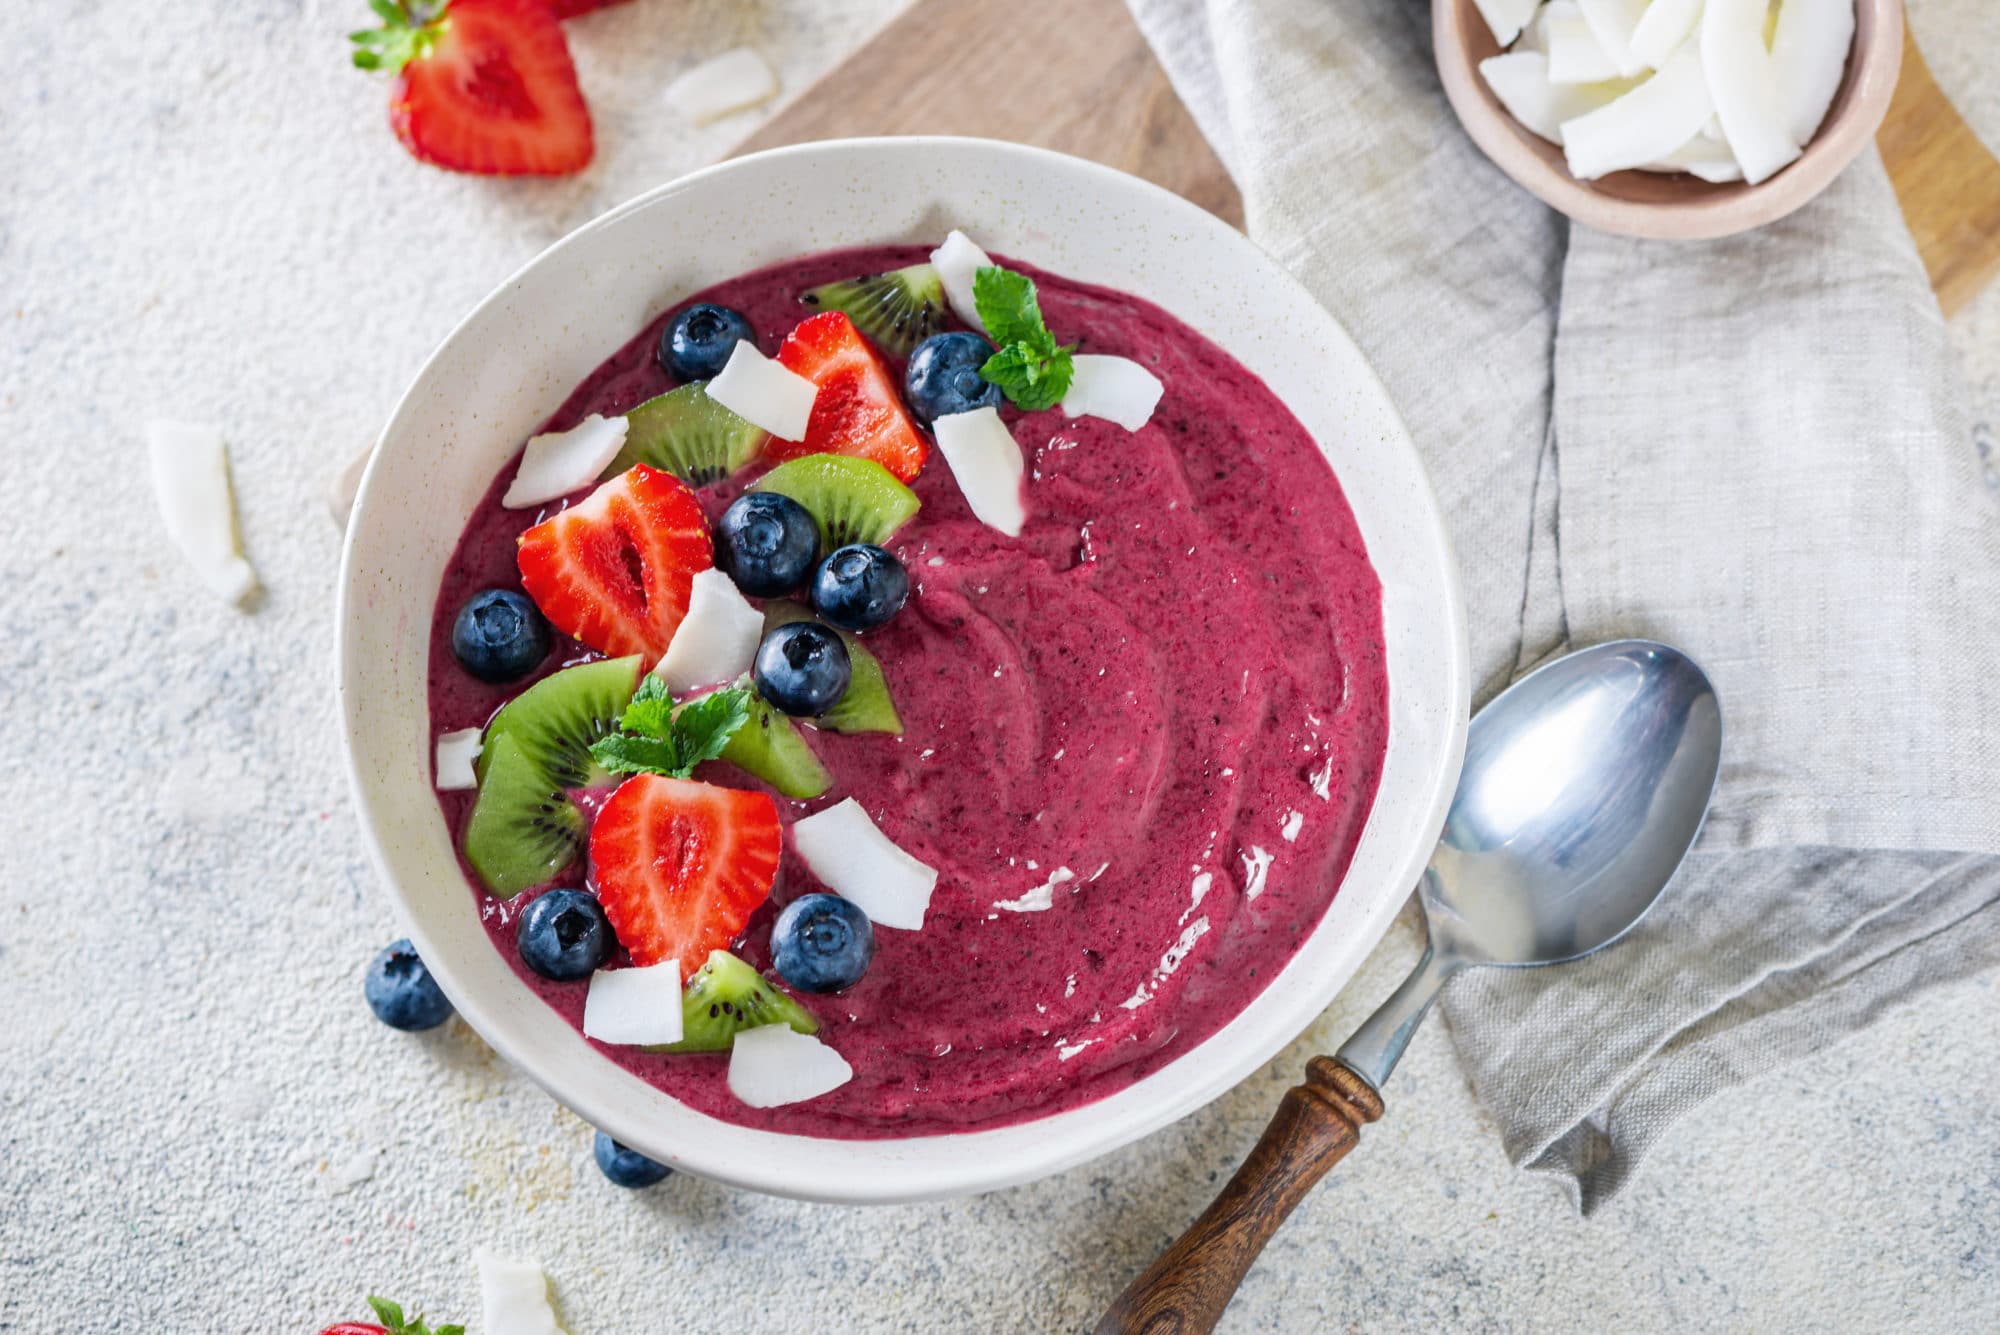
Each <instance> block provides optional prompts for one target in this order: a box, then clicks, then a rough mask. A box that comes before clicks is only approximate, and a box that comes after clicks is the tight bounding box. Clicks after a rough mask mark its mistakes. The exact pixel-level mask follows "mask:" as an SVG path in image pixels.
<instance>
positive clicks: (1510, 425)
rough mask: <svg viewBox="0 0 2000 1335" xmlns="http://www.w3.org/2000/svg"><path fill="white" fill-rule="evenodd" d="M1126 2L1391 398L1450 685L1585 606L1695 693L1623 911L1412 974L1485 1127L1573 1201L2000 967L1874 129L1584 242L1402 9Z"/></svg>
mask: <svg viewBox="0 0 2000 1335" xmlns="http://www.w3.org/2000/svg"><path fill="white" fill-rule="evenodd" d="M1130 3H1131V6H1132V9H1133V11H1134V13H1135V14H1136V16H1137V18H1138V20H1139V23H1140V26H1141V28H1142V29H1143V30H1144V31H1145V33H1146V35H1147V37H1148V39H1149V40H1150V41H1151V42H1152V44H1153V46H1154V47H1155V49H1156V50H1157V52H1158V54H1159V56H1160V58H1161V61H1162V63H1163V64H1164V65H1165V67H1166V69H1167V72H1168V75H1169V76H1170V78H1171V79H1172V81H1173V83H1174V85H1175V87H1176V89H1177V90H1178V91H1179V92H1180V94H1181V96H1182V97H1183V98H1184V99H1185V100H1186V102H1187V103H1188V105H1189V107H1190V108H1191V109H1192V111H1193V112H1194V115H1195V118H1196V120H1197V121H1198V122H1199V124H1200V125H1201V128H1202V129H1203V131H1204V132H1205V133H1206V134H1207V136H1208V138H1209V139H1210V141H1211V142H1212V143H1213V144H1214V146H1215V148H1216V150H1217V152H1218V153H1219V154H1220V155H1221V157H1222V158H1223V160H1224V162H1225V163H1226V164H1227V165H1228V166H1229V168H1230V170H1231V172H1232V174H1233V175H1234V176H1235V178H1236V180H1237V183H1238V185H1239V186H1240V187H1241V189H1242V192H1243V195H1244V203H1245V210H1246V217H1247V220H1248V229H1249V232H1250V234H1251V236H1252V237H1253V238H1255V239H1256V240H1257V241H1258V242H1260V243H1261V244H1262V245H1264V246H1265V248H1267V249H1268V250H1270V251H1271V252H1272V253H1273V254H1274V255H1276V256H1277V258H1278V259H1279V260H1280V262H1282V263H1283V264H1285V265H1286V266H1287V267H1288V268H1290V270H1291V271H1292V272H1293V273H1294V274H1296V275H1297V276H1298V277H1299V278H1300V279H1301V280H1302V281H1304V282H1305V284H1306V285H1307V286H1308V287H1309V288H1310V289H1311V290H1312V291H1313V292H1314V293H1315V294H1316V295H1317V296H1318V297H1319V298H1320V299H1321V300H1322V301H1323V302H1324V303H1325V304H1326V306H1327V307H1328V309H1330V310H1331V311H1332V312H1333V313H1334V314H1335V315H1336V316H1338V317H1339V318H1340V319H1341V320H1342V321H1343V322H1344V323H1345V324H1346V325H1347V327H1348V329H1349V330H1350V331H1351V332H1352V333H1353V334H1354V336H1355V337H1356V338H1357V339H1358V340H1359V342H1360V343H1361V345H1362V347H1363V348H1364V350H1365V351H1366V352H1367V353H1368V355H1369V356H1370V358H1371V359H1372V360H1373V361H1374V364H1375V366H1376V368H1377V369H1378V370H1379V371H1380V373H1381V374H1382V376H1383V378H1384V380H1385V381H1386V382H1387V384H1388V386H1389V389H1390V392H1391V394H1392V395H1393V397H1394V399H1395V401H1396V403H1397V405H1398V406H1399V407H1400V408H1401V410H1402V412H1403V415H1404V417H1405V419H1406V420H1407V421H1408V423H1409V425H1410V429H1411V431H1412V433H1413V435H1414V436H1415V438H1416V441H1417V445H1418V447H1419V448H1420V449H1421V451H1422V452H1423V455H1424V459H1425V462H1426V464H1427V466H1428V468H1429V470H1430V475H1431V478H1432V481H1433V483H1434V485H1435V486H1436V487H1437V489H1438V492H1439V495H1440V498H1441V500H1442V501H1443V504H1444V507H1445V510H1446V514H1447V516H1448V521H1449V523H1450V526H1451V529H1452V536H1453V539H1454V541H1455V543H1456V545H1457V549H1458V556H1459V560H1460V565H1461V568H1462V570H1463V572H1464V578H1465V585H1466V596H1467V602H1468V607H1469V613H1470V617H1471V638H1472V650H1473V662H1474V671H1475V680H1476V681H1477V682H1478V683H1479V684H1478V687H1477V698H1476V699H1475V702H1474V703H1475V705H1476V704H1478V703H1479V702H1480V700H1483V699H1484V698H1485V697H1486V696H1488V695H1490V694H1492V693H1493V692H1494V691H1496V690H1498V689H1499V688H1500V687H1502V686H1504V685H1505V684H1506V683H1507V682H1508V681H1509V680H1510V679H1511V678H1512V677H1514V676H1515V675H1518V674H1519V673H1520V672H1521V671H1523V670H1525V669H1526V668H1528V667H1531V666H1533V665H1534V664H1535V663H1536V662H1537V661H1538V660H1540V659H1542V658H1544V657H1546V656H1547V655H1549V654H1550V653H1553V652H1555V651H1558V650H1560V649H1563V648H1566V647H1568V646H1571V645H1576V646H1582V645H1585V644H1589V643H1593V642H1596V641H1599V640H1605V639H1612V638H1616V637H1618V636H1624V635H1644V636H1650V637H1653V638H1657V639H1662V640H1666V641H1668V642H1670V643H1673V644H1676V645H1678V646H1680V647H1682V648H1684V649H1686V650H1688V651H1689V652H1691V653H1692V654H1694V655H1695V657H1696V658H1697V659H1698V660H1699V661H1700V662H1701V663H1702V664H1703V666H1704V667H1705V668H1706V669H1707V670H1708V671H1709V673H1710V674H1711V676H1712V677H1713V678H1714V680H1715V682H1716V686H1717V689H1718V691H1719V692H1720V695H1721V699H1722V708H1723V716H1724V729H1725V743H1724V745H1725V753H1726V754H1725V768H1724V772H1723V775H1722V781H1721V784H1720V788H1719V791H1718V792H1717V795H1716V800H1715V805H1714V808H1713V812H1712V814H1711V817H1710V820H1709V823H1708V826H1707V829H1706V831H1705V833H1704V836H1703V839H1702V842H1701V844H1700V846H1699V847H1698V849H1697V851H1696V853H1695V854H1694V855H1693V856H1692V857H1691V858H1690V860H1689V862H1688V864H1687V865H1686V866H1685V867H1684V868H1683V870H1682V872H1681V874H1680V875H1679V877H1678V878H1677V879H1676V882H1675V884H1674V886H1673V887H1672V888H1671V889H1670V890H1669V891H1668V894H1667V897H1666V899H1665V900H1664V901H1663V902H1662V903H1661V905H1660V906H1659V908H1658V910H1657V911H1656V912H1655V913H1654V914H1653V915H1652V916H1651V917H1650V918H1649V919H1648V920H1647V922H1646V923H1645V924H1644V925H1643V926H1642V927H1641V928H1640V929H1639V930H1638V931H1637V932H1636V933H1635V934H1634V935H1633V936H1632V937H1631V938H1629V939H1628V940H1627V941H1626V942H1625V943H1623V944H1621V945H1620V946H1618V947H1617V948H1615V949H1613V950H1610V951H1607V952H1605V953H1603V954H1601V955H1599V956H1596V957H1594V958H1592V959H1589V960H1586V961H1583V962H1580V963H1578V964H1575V965H1571V966H1566V967H1564V968H1561V969H1548V970H1522V971H1506V970H1487V971H1481V972H1475V973H1471V974H1467V975H1464V976H1462V977H1461V978H1460V979H1459V980H1458V981H1457V982H1455V983H1454V984H1453V985H1452V987H1451V989H1450V990H1449V992H1448V993H1447V997H1446V1000H1445V1003H1444V1013H1445V1016H1446V1018H1447V1021H1448V1023H1449V1027H1450V1030H1451V1034H1452V1038H1453V1041H1454V1043H1455V1045H1456V1047H1457V1050H1458V1054H1459V1057H1460V1059H1461V1062H1462V1065H1463V1066H1464V1069H1465V1070H1466V1073H1467V1075H1468V1077H1469V1079H1470V1080H1471V1082H1472V1085H1473V1087H1474V1090H1475V1092H1476V1093H1477V1095H1478V1097H1479V1098H1480V1100H1481V1101H1482V1102H1483V1103H1484V1105H1485V1106H1486V1108H1487V1109H1488V1110H1489V1111H1490V1112H1491V1113H1492V1115H1493V1116H1494V1118H1495V1120H1496V1121H1497V1122H1498V1123H1499V1125H1500V1128H1501V1131H1502V1134H1503V1137H1504V1141H1505V1145H1506V1150H1507V1153H1508V1155H1509V1157H1510V1158H1511V1159H1512V1160H1513V1161H1514V1162H1515V1163H1516V1164H1517V1165H1520V1166H1524V1167H1527V1168H1529V1169H1531V1170H1534V1171H1538V1172H1545V1173H1549V1174H1553V1175H1555V1176H1557V1177H1558V1178H1559V1179H1561V1180H1562V1181H1563V1182H1565V1183H1566V1184H1568V1185H1569V1187H1570V1188H1571V1190H1572V1193H1573V1196H1574V1198H1575V1199H1576V1201H1577V1202H1578V1204H1579V1206H1580V1208H1581V1209H1582V1210H1583V1211H1584V1212H1585V1213H1589V1212H1590V1211H1591V1210H1593V1209H1595V1208H1596V1207H1597V1206H1598V1205H1599V1204H1601V1203H1602V1202H1603V1201H1605V1200H1606V1199H1608V1198H1610V1197H1611V1196H1612V1195H1614V1194H1615V1193H1616V1192H1617V1191H1618V1190H1619V1189H1620V1188H1621V1187H1623V1186H1624V1185H1625V1184H1626V1183H1627V1182H1628V1181H1629V1180H1630V1178H1631V1175H1632V1173H1633V1171H1634V1169H1635V1167H1636V1166H1637V1164H1638V1163H1639V1161H1640V1159H1641V1157H1642V1156H1643V1155H1644V1154H1645V1152H1646V1150H1647V1149H1648V1148H1649V1147H1650V1146H1651V1145H1653V1144H1655V1143H1656V1142H1657V1141H1658V1140H1659V1138H1660V1137H1661V1136H1662V1135H1664V1134H1665V1133H1666V1132H1667V1130H1668V1129H1669V1128H1670V1127H1671V1126H1672V1125H1673V1124H1674V1123H1675V1122H1676V1121H1677V1120H1678V1119H1680V1118H1681V1117H1683V1116H1685V1115H1686V1114H1688V1113H1689V1112H1691V1111H1693V1110H1694V1109H1695V1108H1697V1107H1698V1106H1700V1105H1701V1104H1702V1103H1703V1102H1704V1101H1705V1100H1707V1099H1709V1098H1711V1097H1713V1096H1715V1095H1717V1094H1718V1093H1720V1092H1722V1091H1724V1090H1727V1089H1729V1088H1730V1087H1732V1086H1734V1085H1737V1084H1740V1083H1743V1082H1745V1081H1748V1080H1751V1079H1753V1078H1755V1077H1756V1076H1757V1075H1759V1074H1761V1073H1763V1072H1767V1071H1769V1070H1771V1069H1772V1068H1774V1067H1776V1066H1778V1065H1779V1064H1781V1063H1783V1062H1785V1061H1788V1060H1791V1059H1794V1058H1797V1057H1799V1056H1803V1055H1805V1054H1807V1053H1810V1052H1813V1051H1816V1050H1818V1049H1820V1048H1823V1047H1825V1046H1826V1045H1828V1044H1830V1043H1832V1042H1834V1041H1836V1040H1837V1039H1839V1038H1840V1037H1841V1036H1842V1035H1844V1034H1847V1033H1850V1032H1852V1031H1854V1030H1855V1029H1858V1028H1859V1027H1861V1026H1863V1025H1865V1024H1867V1023H1868V1022H1869V1021H1870V1020H1871V1019H1872V1018H1873V1017H1874V1016H1876V1015H1878V1014H1880V1013H1881V1012H1882V1011H1883V1009H1884V1008H1885V1007H1888V1006H1890V1005H1894V1004H1897V1003H1900V1002H1902V1001H1905V1000H1907V999H1909V998H1911V997H1913V996H1916V995H1919V994H1921V993H1922V992H1923V991H1924V990H1925V989H1926V988H1928V987H1931V986H1934V985H1936V984H1938V983H1940V982H1943V981H1946V980H1950V979H1955V978H1959V977H1963V976H1965V975H1966V974H1968V973H1971V972H1973V971H1977V970H1983V969H1992V968H1995V967H1996V966H2000V857H1996V856H1995V854H2000V512H1997V511H1996V504H1995V495H1994V492H1993V486H1994V483H1993V479H1992V478H1991V477H1990V476H1987V475H1985V473H1984V472H1983V470H1982V467H1981V464H1980V460H1979V458H1978V455H1977V452H1976V449H1975V446H1974V443H1973V437H1972V432H1971V429H1970V426H1969V423H1968V422H1967V420H1966V416H1965V413H1964V412H1963V405H1962V403H1961V398H1960V396H1961V390H1960V388H1959V386H1958V385H1957V383H1956V381H1955V379H1954V374H1953V370H1952V365H1951V360H1950V354H1949V351H1948V349H1947V346H1946V342H1945V332H1944V328H1943V323H1942V320H1941V318H1940V316H1939V313H1938V308H1937V303H1936V301H1935V300H1934V299H1933V297H1932V295H1931V293H1930V290H1929V287H1928V286H1927V284H1926V281H1925V278H1924V273H1923V269H1922V266H1921V264H1920V263H1919V260H1918V257H1917V255H1916V253H1915V250H1914V248H1913V246H1912V244H1911V242H1910V238H1909V235H1908V232H1907V230H1906V229H1905V227H1904V225H1903V221H1902V216H1901V213H1900V212H1899V210H1898V207H1897V204H1896V200H1895V197H1894V195H1893V193H1892V192H1891V190H1890V187H1889V184H1888V180H1887V178H1886V176H1885V174H1884V172H1883V170H1882V166H1881V163H1880V161H1879V159H1877V158H1876V157H1875V155H1874V153H1873V151H1872V149H1871V151H1870V152H1869V153H1868V154H1867V155H1865V156H1864V157H1863V158H1862V159H1861V160H1860V161H1858V162H1856V163H1855V164H1854V166H1852V167H1851V168H1849V169H1848V171H1847V172H1846V173H1844V174H1843V175H1842V177H1841V178H1840V179H1839V180H1838V181H1837V182H1836V183H1835V184H1834V185H1833V187H1832V188H1831V189H1830V190H1828V191H1827V193H1826V194H1825V195H1823V196H1822V197H1821V198H1820V199H1819V200H1817V201H1815V202H1814V203H1813V204H1811V205H1809V206H1808V207H1807V208H1805V209H1804V210H1803V211H1801V212H1800V213H1797V214H1795V215H1793V216H1792V217H1791V218H1789V219H1787V220H1785V221H1783V222H1780V223H1777V224H1774V225H1772V226H1770V227H1767V228H1765V229H1763V230H1761V231H1759V232H1755V233H1752V234H1749V235H1746V236H1741V237H1736V238H1731V239H1728V240H1723V241H1716V242H1709V243H1699V244H1695V243H1679V244H1670V243H1659V242H1643V241H1633V240H1628V239H1623V238H1617V237H1610V236H1605V235H1601V234H1598V233H1594V232H1592V231H1590V230H1589V229H1587V228H1584V227H1581V226H1571V225H1570V224H1569V223H1568V222H1567V220H1565V219H1564V218H1563V217H1561V215H1559V214H1556V213H1554V212H1552V211H1551V210H1549V209H1547V208H1545V207H1543V206H1542V205H1541V204H1539V203H1538V202H1536V201H1535V200H1534V199H1533V198H1531V197H1530V196H1529V195H1528V194H1527V193H1526V192H1524V191H1522V190H1520V189H1519V188H1518V187H1516V186H1515V185H1514V184H1512V183H1511V182H1510V181H1508V180H1507V179H1506V178H1505V177H1504V176H1502V175H1501V174H1500V173H1499V171H1498V170H1497V169H1495V168H1494V167H1492V166H1491V164H1489V163H1488V162H1487V161H1486V160H1485V159H1484V158H1483V157H1482V156H1481V155H1480V153H1479V152H1478V150H1477V149H1476V148H1474V147H1473V146H1472V144H1471V142H1470V141H1469V140H1468V139H1466V137H1465V136H1464V134H1463V132H1462V131H1461V130H1460V128H1459V126H1458V124H1457V121H1456V120H1455V118H1454V117H1453V115H1452V112H1451V109H1450V107H1449V106H1448V105H1447V103H1446V102H1445V100H1444V96H1443V94H1442V92H1441V90H1440V89H1439V86H1438V82H1437V77H1436V73H1435V69H1434V66H1433V62H1432V57H1431V49H1430V36H1429V6H1428V5H1425V4H1420V3H1414V2H1413V0H1366V2H1365V3H1354V4H1340V3H1325V2H1318V3H1303V4H1302V3H1298V2H1297V0H1130ZM1392 689H1393V686H1392Z"/></svg>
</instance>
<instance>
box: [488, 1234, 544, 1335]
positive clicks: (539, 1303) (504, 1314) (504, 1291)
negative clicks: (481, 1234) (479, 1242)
mask: <svg viewBox="0 0 2000 1335" xmlns="http://www.w3.org/2000/svg"><path fill="white" fill-rule="evenodd" d="M472 1260H473V1263H474V1264H475V1265H477V1266H478V1267H479V1306H480V1309H481V1310H482V1312H483V1313H484V1314H485V1317H486V1335H565V1332H564V1331H563V1328H562V1327H561V1326H560V1325H559V1324H557V1322H556V1313H555V1308H553V1307H551V1306H550V1305H549V1280H548V1276H546V1275H544V1274H543V1273H542V1268H541V1267H540V1266H538V1265H536V1264H534V1263H533V1262H532V1261H510V1260H508V1259H507V1258H506V1257H504V1256H500V1255H498V1254H497V1253H495V1252H493V1251H491V1250H489V1249H487V1248H485V1247H481V1248H479V1249H478V1250H477V1251H475V1252H474V1253H473V1254H472Z"/></svg>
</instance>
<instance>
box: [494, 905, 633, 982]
mask: <svg viewBox="0 0 2000 1335" xmlns="http://www.w3.org/2000/svg"><path fill="white" fill-rule="evenodd" d="M514 943H515V945H517V946H518V947H519V948H520V951H521V960H522V962H523V963H525V964H526V965H527V966H528V967H529V968H530V969H533V970H534V971H535V972H536V973H538V974H540V975H541V976H542V977H544V978H547V979H551V980H553V981H555V982H558V983H570V982H574V981H576V980H577V979H579V978H588V977H589V976H590V975H591V973H592V972H593V971H594V970H596V968H597V967H598V966H599V965H601V964H603V963H604V961H605V960H607V959H609V958H611V951H612V948H613V947H615V946H616V945H617V944H618V937H617V935H616V934H615V933H614V932H612V930H611V920H610V919H608V918H606V917H605V916H604V910H603V909H602V908H601V907H599V906H598V903H597V900H596V898H595V897H594V896H593V895H591V894H590V893H589V892H588V891H584V890H551V891H549V892H548V893H547V894H544V895H540V896H537V897H536V899H535V902H534V903H532V904H530V905H528V908H527V911H526V912H524V913H522V915H521V921H520V923H519V924H518V925H517V926H516V927H515V930H514Z"/></svg>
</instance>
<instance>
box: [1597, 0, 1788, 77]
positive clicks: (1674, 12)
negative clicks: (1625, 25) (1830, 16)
mask: <svg viewBox="0 0 2000 1335" xmlns="http://www.w3.org/2000/svg"><path fill="white" fill-rule="evenodd" d="M1786 2H1787V4H1789V3H1791V0H1786ZM1700 19H1701V0H1653V3H1651V4H1650V5H1647V6H1646V12H1645V13H1643V14H1641V15H1640V16H1639V22H1638V24H1637V26H1635V27H1634V28H1633V29H1632V54H1633V55H1634V56H1636V57H1637V58H1638V59H1639V60H1640V62H1641V63H1643V64H1645V65H1646V66H1648V67H1649V68H1652V69H1658V68H1660V66H1662V65H1664V64H1666V63H1667V59H1668V58H1669V57H1670V56H1672V55H1673V54H1674V52H1676V51H1678V50H1680V47H1681V43H1682V42H1685V41H1686V40H1687V39H1688V38H1689V36H1691V35H1692V34H1693V32H1694V25H1695V24H1696V23H1697V22H1699V21H1700Z"/></svg>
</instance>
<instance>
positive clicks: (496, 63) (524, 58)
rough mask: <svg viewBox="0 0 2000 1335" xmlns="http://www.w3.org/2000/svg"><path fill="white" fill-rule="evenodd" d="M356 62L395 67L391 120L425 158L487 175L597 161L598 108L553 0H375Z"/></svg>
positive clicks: (549, 172)
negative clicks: (378, 22) (375, 22)
mask: <svg viewBox="0 0 2000 1335" xmlns="http://www.w3.org/2000/svg"><path fill="white" fill-rule="evenodd" d="M370 4H371V6H372V7H373V9H374V10H375V12H376V13H377V14H379V15H381V17H382V25H383V26H382V27H380V28H376V29H373V30H371V31H368V32H358V33H355V34H354V35H353V39H354V41H355V42H356V43H357V44H358V45H359V47H360V49H359V50H357V51H356V52H355V54H354V63H355V64H357V65H359V66H361V67H362V68H363V69H386V70H388V71H389V72H390V73H392V74H394V75H396V83H395V86H394V88H392V89H391V90H390V94H389V124H390V126H391V127H392V128H393V129H394V130H395V131H396V138H398V139H400V140H401V141H402V143H403V147H405V148H407V149H409V150H410V152H411V153H413V154H415V155H416V156H417V157H418V158H420V159H422V160H423V161H425V162H430V163H435V164H436V165H438V166H440V167H449V168H450V169H451V170H453V171H462V172H476V173H478V174H480V175H482V176H568V175H570V174H571V173H573V172H580V171H582V170H583V169H584V168H585V167H587V166H589V165H590V159H591V154H592V152H593V151H594V144H593V141H592V135H591V128H590V109H589V108H588V107H586V106H585V105H584V102H583V91H582V90H581V89H580V88H578V87H577V83H576V67H575V66H574V65H572V64H571V63H570V58H569V44H568V43H567V42H566V41H564V40H563V31H562V25H561V24H560V23H559V22H557V19H556V14H555V13H554V12H553V11H552V10H551V9H550V8H549V4H548V0H370Z"/></svg>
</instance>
